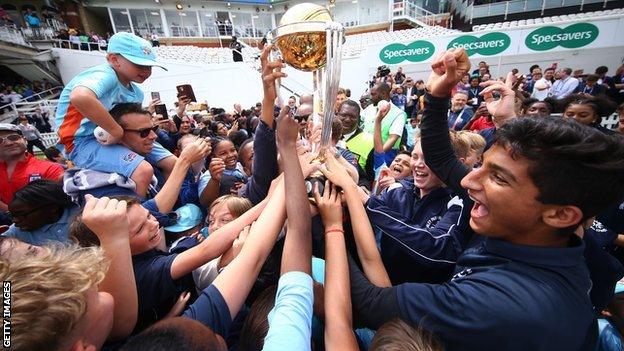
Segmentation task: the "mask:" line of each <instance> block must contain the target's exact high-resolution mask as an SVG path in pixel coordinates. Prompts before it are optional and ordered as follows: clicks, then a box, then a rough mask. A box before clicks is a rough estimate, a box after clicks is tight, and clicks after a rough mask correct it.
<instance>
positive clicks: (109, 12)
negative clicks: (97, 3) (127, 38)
mask: <svg viewBox="0 0 624 351" xmlns="http://www.w3.org/2000/svg"><path fill="white" fill-rule="evenodd" d="M106 9H108V16H109V17H110V21H111V25H112V26H113V33H117V28H116V27H115V21H113V12H112V11H111V9H110V7H108V6H106Z"/></svg>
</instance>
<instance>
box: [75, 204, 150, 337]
mask: <svg viewBox="0 0 624 351" xmlns="http://www.w3.org/2000/svg"><path fill="white" fill-rule="evenodd" d="M85 200H86V203H85V206H84V209H83V211H82V222H83V223H84V224H85V225H86V226H87V227H88V228H89V229H91V230H92V231H93V232H94V233H95V235H97V237H98V239H99V240H100V246H101V247H102V249H103V250H104V255H105V256H106V258H107V259H108V260H109V261H110V267H109V269H108V272H106V276H105V277H104V280H103V281H102V283H100V286H99V290H100V291H104V292H108V293H110V294H111V295H112V296H113V298H114V300H115V307H114V310H113V329H112V330H111V332H110V335H109V337H108V339H109V340H118V339H123V338H125V337H127V336H129V335H130V333H131V332H132V330H133V329H134V325H135V324H136V321H137V314H138V299H137V291H136V283H135V281H134V271H133V269H132V255H131V253H130V229H129V228H128V227H129V225H128V216H127V204H126V202H125V201H118V200H115V199H109V198H107V197H103V198H101V199H98V198H95V197H93V196H91V195H86V197H85Z"/></svg>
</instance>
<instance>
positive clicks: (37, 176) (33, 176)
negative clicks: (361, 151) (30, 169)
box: [28, 173, 43, 183]
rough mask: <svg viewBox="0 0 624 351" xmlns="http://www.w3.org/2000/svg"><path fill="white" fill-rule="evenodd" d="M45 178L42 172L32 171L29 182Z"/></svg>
mask: <svg viewBox="0 0 624 351" xmlns="http://www.w3.org/2000/svg"><path fill="white" fill-rule="evenodd" d="M39 179H43V177H42V176H41V173H32V174H30V175H29V176H28V182H29V183H30V182H34V181H35V180H39Z"/></svg>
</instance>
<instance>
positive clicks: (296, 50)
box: [267, 3, 345, 157]
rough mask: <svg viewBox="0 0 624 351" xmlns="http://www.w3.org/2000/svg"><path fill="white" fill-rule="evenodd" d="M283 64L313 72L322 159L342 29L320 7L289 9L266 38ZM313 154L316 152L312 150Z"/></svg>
mask: <svg viewBox="0 0 624 351" xmlns="http://www.w3.org/2000/svg"><path fill="white" fill-rule="evenodd" d="M267 39H268V40H270V41H271V43H272V44H274V45H275V47H277V49H278V50H279V54H280V55H281V57H282V59H283V60H284V62H286V64H288V65H290V66H292V67H294V68H295V69H298V70H302V71H306V72H312V77H313V88H314V108H313V115H314V116H322V123H323V128H322V132H321V142H320V144H319V145H316V146H315V147H316V149H317V150H318V151H319V155H321V157H322V156H323V155H325V151H326V150H327V148H328V147H329V145H330V140H331V129H332V128H331V127H332V119H333V117H334V111H333V104H334V101H336V95H337V93H338V84H339V81H340V59H341V52H342V44H343V43H344V41H345V38H344V28H343V26H342V25H341V24H340V23H338V22H334V21H333V20H332V18H331V14H330V13H329V11H328V10H327V9H326V8H325V7H323V6H320V5H316V4H310V3H303V4H298V5H295V6H293V7H292V8H291V9H289V10H288V11H287V12H286V13H285V14H284V16H282V19H281V21H280V25H279V26H278V27H277V28H275V29H273V30H272V31H271V32H269V34H268V35H267ZM314 151H316V150H314Z"/></svg>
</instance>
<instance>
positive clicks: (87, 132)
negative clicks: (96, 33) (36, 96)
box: [55, 63, 143, 154]
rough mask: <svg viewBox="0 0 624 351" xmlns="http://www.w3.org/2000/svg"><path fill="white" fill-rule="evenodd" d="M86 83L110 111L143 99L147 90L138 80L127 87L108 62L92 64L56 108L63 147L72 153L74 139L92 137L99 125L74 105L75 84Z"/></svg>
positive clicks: (140, 101) (84, 85) (57, 126)
mask: <svg viewBox="0 0 624 351" xmlns="http://www.w3.org/2000/svg"><path fill="white" fill-rule="evenodd" d="M79 86H82V87H86V88H89V89H90V90H91V91H93V92H94V93H95V95H96V96H97V98H98V100H99V101H100V103H101V104H102V105H103V106H104V108H105V109H106V110H107V111H108V110H110V109H112V108H113V106H115V105H117V104H119V103H123V102H134V103H139V104H140V103H142V102H143V91H141V88H139V86H138V85H137V84H135V83H132V82H131V83H130V86H129V87H125V86H124V85H123V84H121V82H120V81H119V79H118V78H117V73H115V70H113V68H112V67H111V66H110V64H108V63H105V64H102V65H99V66H95V67H91V68H89V69H88V70H86V71H84V72H82V73H80V74H79V75H77V76H76V77H74V79H72V80H71V81H70V82H69V83H67V85H66V86H65V88H64V89H63V91H62V92H61V96H60V97H59V103H58V107H57V109H56V119H55V121H56V132H58V134H59V139H60V140H59V146H60V147H61V149H62V150H61V151H65V152H66V153H67V154H69V153H70V152H71V151H73V149H74V139H76V138H84V137H92V138H95V137H94V136H93V131H94V130H95V128H96V127H97V125H96V124H95V123H93V122H91V121H90V120H89V119H88V118H87V117H88V116H83V115H82V114H81V113H80V112H79V111H78V109H77V108H76V107H75V106H73V105H71V103H70V98H69V97H70V94H71V92H72V90H74V88H75V87H79Z"/></svg>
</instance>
